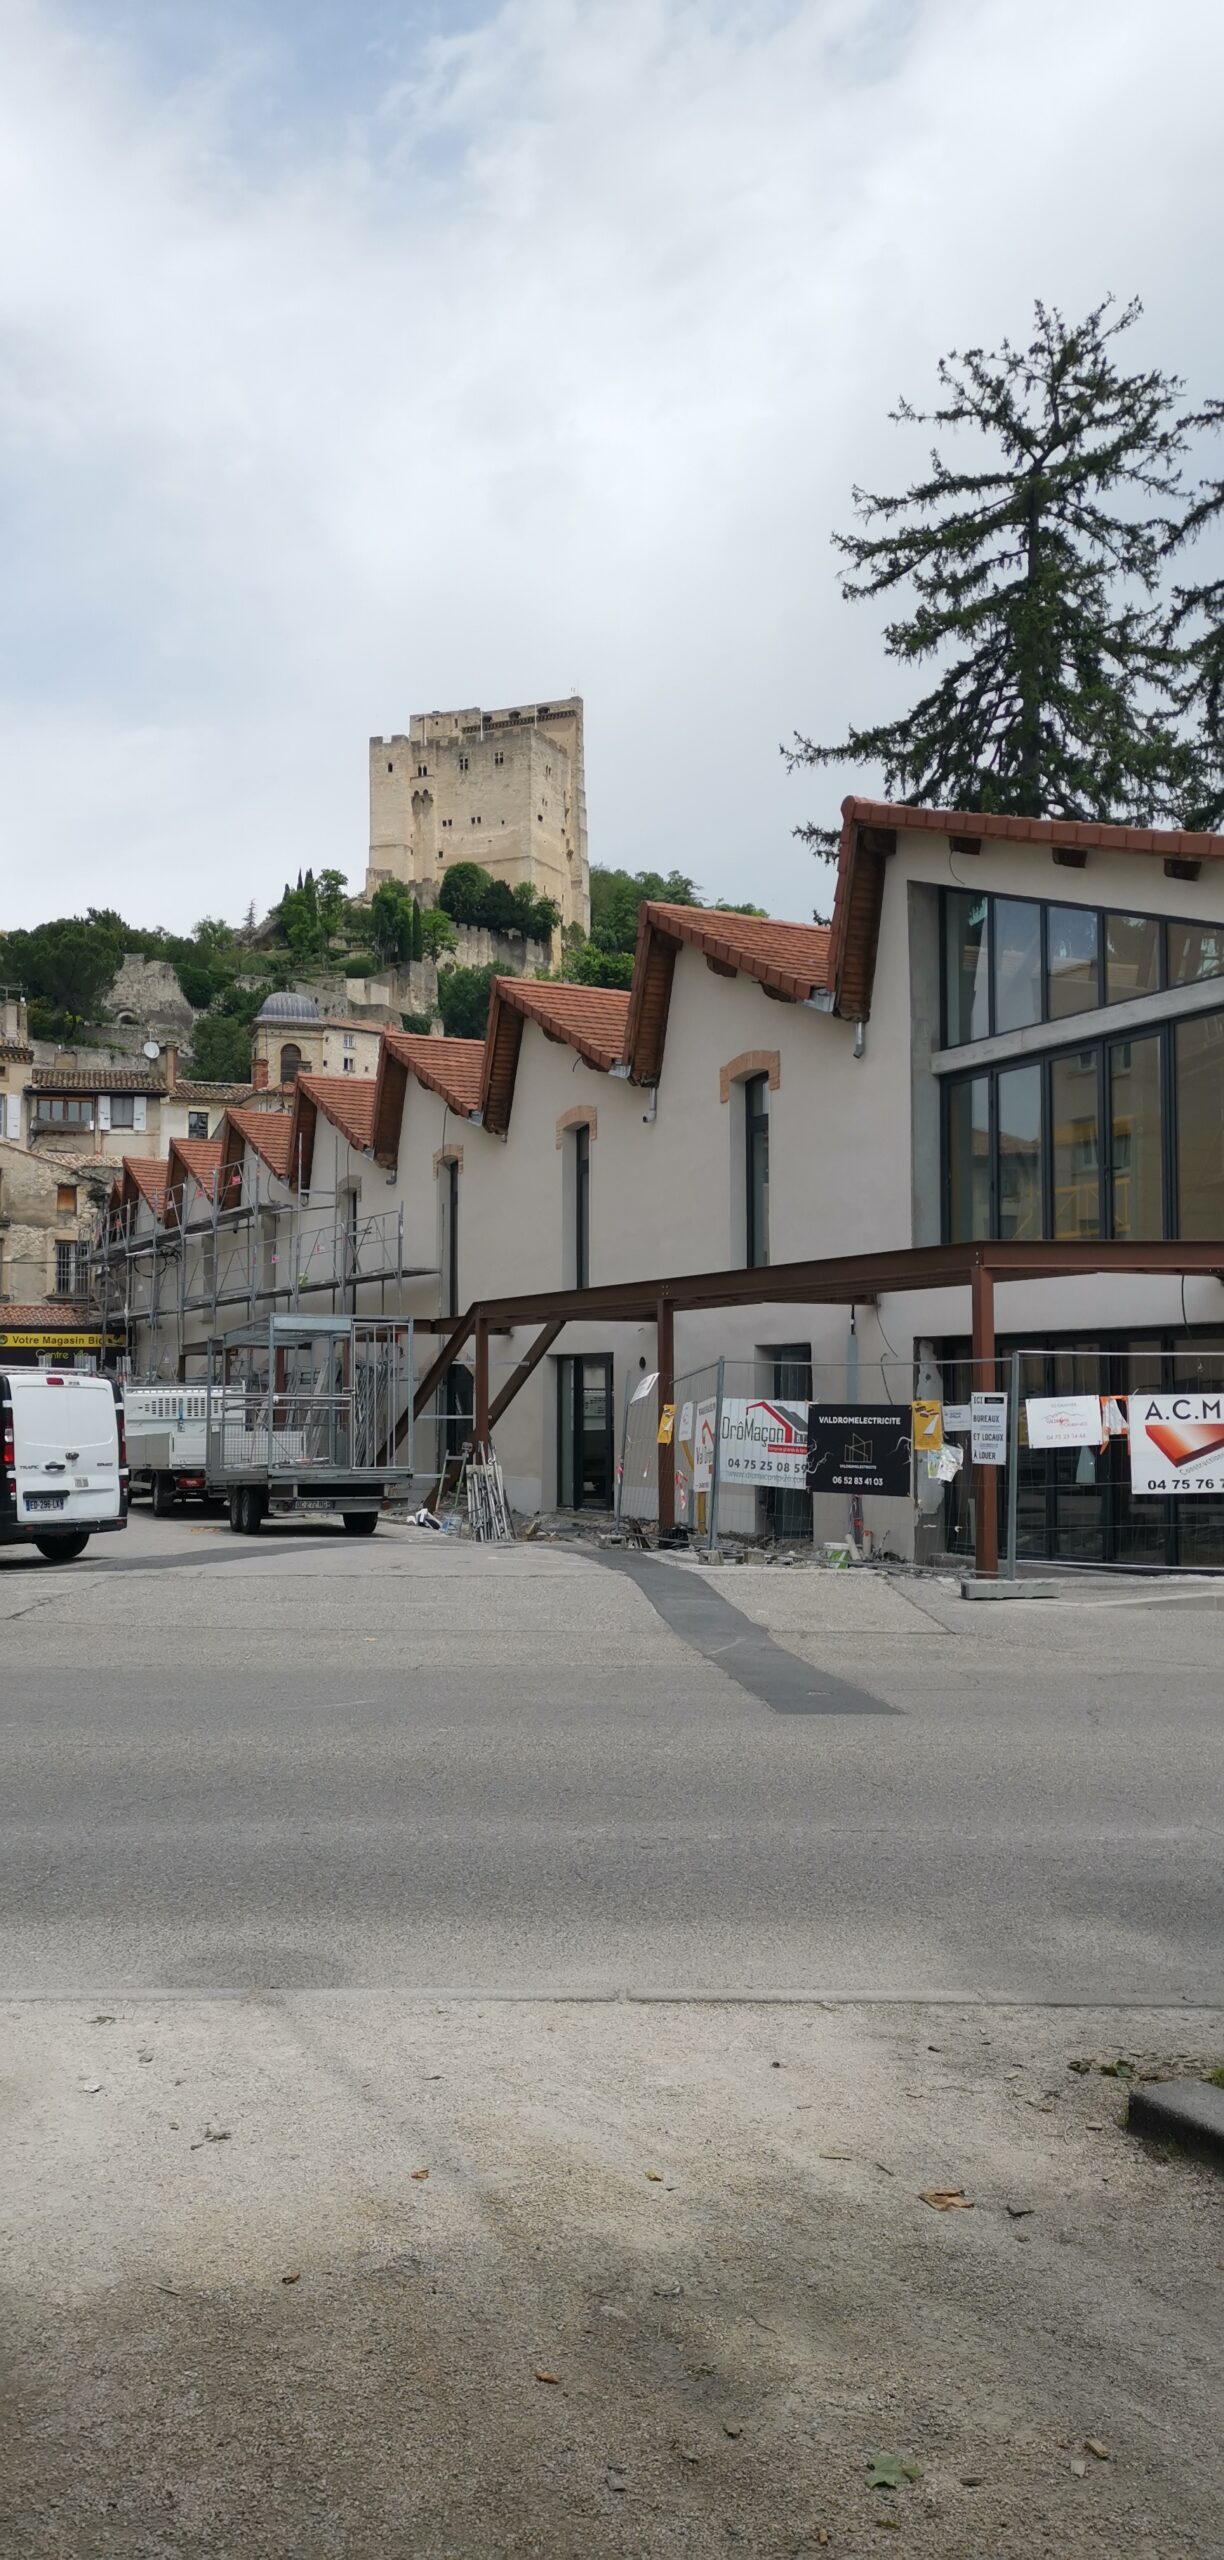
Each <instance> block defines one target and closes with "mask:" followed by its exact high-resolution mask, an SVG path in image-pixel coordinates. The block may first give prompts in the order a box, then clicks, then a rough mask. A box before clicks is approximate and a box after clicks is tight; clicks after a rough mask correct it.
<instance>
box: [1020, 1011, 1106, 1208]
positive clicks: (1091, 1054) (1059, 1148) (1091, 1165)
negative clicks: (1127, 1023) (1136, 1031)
mask: <svg viewBox="0 0 1224 2560" xmlns="http://www.w3.org/2000/svg"><path fill="white" fill-rule="evenodd" d="M1098 1054H1099V1053H1098V1051H1097V1050H1096V1049H1075V1050H1073V1051H1072V1052H1071V1055H1070V1056H1069V1057H1066V1058H1055V1059H1054V1060H1053V1061H1052V1063H1051V1067H1050V1118H1051V1154H1052V1158H1053V1166H1054V1233H1055V1235H1056V1236H1065V1237H1068V1238H1071V1239H1073V1238H1075V1237H1076V1236H1099V1234H1100V1232H1101V1144H1100V1131H1099V1128H1098V1124H1097V1057H1098ZM1040 1232H1041V1230H1040V1228H1039V1227H1036V1228H1034V1229H1033V1233H1034V1234H1035V1235H1039V1234H1040Z"/></svg>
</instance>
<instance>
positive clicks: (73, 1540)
mask: <svg viewBox="0 0 1224 2560" xmlns="http://www.w3.org/2000/svg"><path fill="white" fill-rule="evenodd" d="M34 1544H35V1546H36V1547H37V1549H38V1552H39V1554H40V1556H45V1557H46V1559H47V1562H48V1564H71V1562H72V1559H73V1557H74V1556H81V1555H84V1553H85V1549H86V1547H87V1546H88V1545H89V1531H88V1529H74V1530H73V1531H72V1533H71V1535H70V1536H68V1537H65V1538H36V1539H35V1541H34Z"/></svg>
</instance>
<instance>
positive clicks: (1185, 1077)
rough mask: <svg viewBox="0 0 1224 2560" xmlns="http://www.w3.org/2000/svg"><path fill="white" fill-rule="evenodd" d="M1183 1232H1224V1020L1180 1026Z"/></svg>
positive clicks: (1210, 1018) (1202, 1234)
mask: <svg viewBox="0 0 1224 2560" xmlns="http://www.w3.org/2000/svg"><path fill="white" fill-rule="evenodd" d="M1176 1039H1177V1049H1176V1056H1177V1200H1178V1233H1179V1235H1183V1236H1190V1237H1195V1238H1203V1237H1210V1236H1220V1235H1224V1022H1222V1021H1221V1019H1220V1016H1219V1015H1218V1014H1211V1015H1208V1016H1207V1017H1206V1019H1205V1020H1203V1021H1202V1022H1197V1021H1191V1022H1179V1023H1178V1026H1177V1034H1176Z"/></svg>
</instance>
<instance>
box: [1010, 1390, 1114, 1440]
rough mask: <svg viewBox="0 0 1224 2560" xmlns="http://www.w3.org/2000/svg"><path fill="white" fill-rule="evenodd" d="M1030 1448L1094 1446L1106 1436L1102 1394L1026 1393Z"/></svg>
mask: <svg viewBox="0 0 1224 2560" xmlns="http://www.w3.org/2000/svg"><path fill="white" fill-rule="evenodd" d="M1024 1415H1025V1420H1026V1422H1027V1423H1028V1444H1029V1447H1030V1449H1095V1448H1097V1447H1098V1446H1099V1444H1100V1441H1101V1439H1102V1436H1103V1425H1102V1422H1101V1399H1100V1397H1099V1396H1026V1397H1025V1399H1024Z"/></svg>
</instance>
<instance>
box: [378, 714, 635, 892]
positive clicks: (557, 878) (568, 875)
mask: <svg viewBox="0 0 1224 2560" xmlns="http://www.w3.org/2000/svg"><path fill="white" fill-rule="evenodd" d="M455 862H479V863H482V864H483V866H484V868H485V870H486V871H488V872H490V873H491V875H492V877H493V878H494V879H495V880H505V881H506V882H507V883H508V884H509V886H510V887H511V888H512V889H515V888H517V887H518V885H519V883H520V882H521V881H526V882H527V883H528V884H529V886H530V887H531V888H533V889H535V890H536V891H537V892H538V894H539V895H540V896H541V897H547V898H555V899H556V902H557V905H558V906H559V908H560V910H561V922H562V925H563V926H564V925H569V924H576V925H580V926H581V928H582V931H583V932H584V933H585V932H586V931H587V929H588V927H589V924H590V920H591V899H590V883H589V878H588V872H587V828H586V782H585V776H584V773H583V764H582V701H581V697H580V696H579V695H578V694H571V695H570V697H569V698H568V700H566V701H564V702H536V703H520V704H518V705H517V706H516V707H515V708H514V709H513V710H508V711H480V710H473V711H418V712H414V713H413V714H412V717H411V719H410V721H409V724H408V734H407V736H406V737H404V736H396V737H393V738H371V740H370V867H369V870H368V871H367V873H366V884H365V894H366V896H367V898H369V897H372V895H373V893H374V891H375V889H377V887H378V885H379V882H380V881H382V880H402V881H404V882H405V884H406V885H407V886H408V887H410V888H414V889H416V891H417V893H418V895H419V897H420V899H421V903H422V904H423V905H424V906H435V905H436V904H437V897H438V891H439V889H440V888H441V886H442V882H443V879H444V877H445V874H446V867H447V864H448V863H455Z"/></svg>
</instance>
